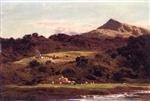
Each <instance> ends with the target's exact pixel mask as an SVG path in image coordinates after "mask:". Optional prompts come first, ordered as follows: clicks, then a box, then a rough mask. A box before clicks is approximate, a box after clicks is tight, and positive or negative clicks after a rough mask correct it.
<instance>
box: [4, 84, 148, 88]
mask: <svg viewBox="0 0 150 101" xmlns="http://www.w3.org/2000/svg"><path fill="white" fill-rule="evenodd" d="M5 87H6V88H11V89H20V90H21V89H29V90H32V89H42V88H43V89H49V88H75V89H85V90H98V89H100V90H101V89H113V88H116V87H122V88H124V87H141V88H146V89H150V84H126V83H102V84H92V83H91V84H76V85H71V84H38V85H32V86H26V85H23V86H17V85H7V86H5Z"/></svg>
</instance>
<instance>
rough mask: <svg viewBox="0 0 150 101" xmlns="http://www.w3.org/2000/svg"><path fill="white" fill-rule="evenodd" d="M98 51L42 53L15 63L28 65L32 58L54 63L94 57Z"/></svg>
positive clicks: (41, 61)
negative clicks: (82, 57) (80, 57)
mask: <svg viewBox="0 0 150 101" xmlns="http://www.w3.org/2000/svg"><path fill="white" fill-rule="evenodd" d="M96 53H97V51H65V52H53V53H48V54H42V56H41V57H36V56H33V57H28V58H23V59H21V60H18V61H15V62H14V63H15V64H22V65H27V64H29V62H30V61H32V60H37V61H38V62H40V63H45V62H47V61H51V62H53V63H64V62H69V61H74V60H75V58H76V57H79V56H86V57H88V58H94V56H95V54H96Z"/></svg>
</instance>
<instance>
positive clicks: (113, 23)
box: [98, 19, 123, 31]
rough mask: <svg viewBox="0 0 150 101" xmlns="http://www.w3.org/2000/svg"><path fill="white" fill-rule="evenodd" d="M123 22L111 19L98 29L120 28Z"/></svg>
mask: <svg viewBox="0 0 150 101" xmlns="http://www.w3.org/2000/svg"><path fill="white" fill-rule="evenodd" d="M122 25H123V24H122V23H121V22H119V21H117V20H114V19H109V20H108V21H107V22H106V23H105V24H104V25H102V26H100V27H99V28H98V29H111V30H117V31H118V30H119V28H120V27H121V26H122Z"/></svg>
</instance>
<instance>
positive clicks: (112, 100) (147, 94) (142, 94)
mask: <svg viewBox="0 0 150 101" xmlns="http://www.w3.org/2000/svg"><path fill="white" fill-rule="evenodd" d="M61 101H150V91H136V92H132V93H122V94H111V95H92V96H91V95H87V96H81V98H73V99H64V100H61Z"/></svg>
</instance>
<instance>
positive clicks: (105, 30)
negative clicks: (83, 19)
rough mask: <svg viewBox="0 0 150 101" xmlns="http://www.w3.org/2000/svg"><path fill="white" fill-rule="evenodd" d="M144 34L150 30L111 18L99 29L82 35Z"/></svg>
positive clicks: (120, 35) (124, 35)
mask: <svg viewBox="0 0 150 101" xmlns="http://www.w3.org/2000/svg"><path fill="white" fill-rule="evenodd" d="M144 34H150V31H149V30H147V29H144V28H141V27H137V26H134V25H129V24H125V23H121V22H119V21H117V20H114V19H110V20H108V21H107V22H106V23H105V24H103V25H102V26H100V27H98V28H97V29H95V30H92V31H90V32H87V33H83V34H82V35H83V36H86V37H101V36H109V37H117V36H118V37H130V36H134V37H137V36H140V35H144Z"/></svg>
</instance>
